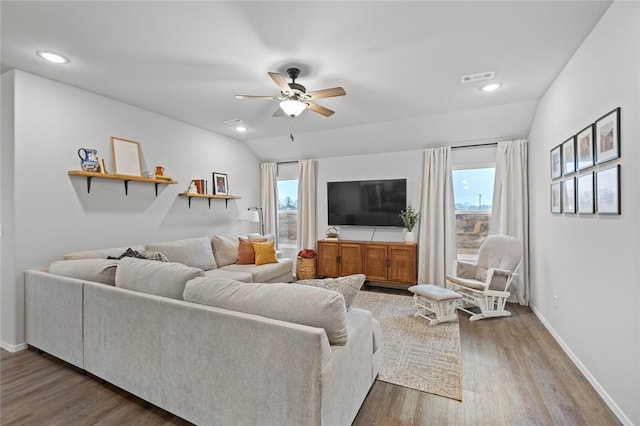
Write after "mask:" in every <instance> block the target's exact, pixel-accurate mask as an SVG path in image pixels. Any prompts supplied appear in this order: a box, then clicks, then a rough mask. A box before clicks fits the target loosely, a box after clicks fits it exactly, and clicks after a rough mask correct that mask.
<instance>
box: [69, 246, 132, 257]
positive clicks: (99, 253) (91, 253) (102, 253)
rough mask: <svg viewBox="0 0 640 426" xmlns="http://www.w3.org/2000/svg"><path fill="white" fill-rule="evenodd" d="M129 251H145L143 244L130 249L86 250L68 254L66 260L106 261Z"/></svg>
mask: <svg viewBox="0 0 640 426" xmlns="http://www.w3.org/2000/svg"><path fill="white" fill-rule="evenodd" d="M127 249H133V250H136V251H144V246H143V245H141V244H137V245H133V246H129V247H114V248H107V249H99V250H84V251H76V252H73V253H67V254H65V255H64V258H65V260H72V259H106V258H107V257H109V256H111V257H118V256H120V255H121V254H122V253H124V252H125V251H127Z"/></svg>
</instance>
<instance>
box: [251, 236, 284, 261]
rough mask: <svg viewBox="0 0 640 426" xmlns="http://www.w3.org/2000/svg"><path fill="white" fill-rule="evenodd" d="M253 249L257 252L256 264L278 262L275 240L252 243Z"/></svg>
mask: <svg viewBox="0 0 640 426" xmlns="http://www.w3.org/2000/svg"><path fill="white" fill-rule="evenodd" d="M252 244H253V250H254V251H255V252H256V266H257V265H264V264H266V263H278V259H276V249H275V246H274V244H275V243H274V242H273V241H270V242H267V243H252Z"/></svg>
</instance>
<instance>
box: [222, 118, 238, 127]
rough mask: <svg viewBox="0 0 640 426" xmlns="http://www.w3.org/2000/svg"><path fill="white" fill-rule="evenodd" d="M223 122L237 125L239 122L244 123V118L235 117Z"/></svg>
mask: <svg viewBox="0 0 640 426" xmlns="http://www.w3.org/2000/svg"><path fill="white" fill-rule="evenodd" d="M223 123H224V124H226V125H227V126H237V125H238V124H241V123H242V120H240V119H239V118H233V119H231V120H225V121H223Z"/></svg>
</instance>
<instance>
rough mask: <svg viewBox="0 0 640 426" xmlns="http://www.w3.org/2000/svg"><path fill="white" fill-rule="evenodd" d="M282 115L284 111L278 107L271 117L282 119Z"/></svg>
mask: <svg viewBox="0 0 640 426" xmlns="http://www.w3.org/2000/svg"><path fill="white" fill-rule="evenodd" d="M283 115H284V111H283V110H282V108H280V107H278V109H277V110H276V112H274V113H273V115H272V117H282V116H283Z"/></svg>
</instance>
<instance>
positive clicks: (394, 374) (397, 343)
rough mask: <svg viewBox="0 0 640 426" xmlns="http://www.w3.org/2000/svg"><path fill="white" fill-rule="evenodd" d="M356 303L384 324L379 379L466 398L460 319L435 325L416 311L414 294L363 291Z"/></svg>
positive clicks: (448, 395)
mask: <svg viewBox="0 0 640 426" xmlns="http://www.w3.org/2000/svg"><path fill="white" fill-rule="evenodd" d="M353 307H356V308H360V309H366V310H368V311H371V313H372V314H373V317H374V318H375V319H377V320H378V321H380V325H381V328H382V347H381V349H382V352H381V354H382V362H381V367H380V374H379V376H378V380H381V381H383V382H388V383H393V384H395V385H400V386H404V387H407V388H411V389H417V390H419V391H422V392H428V393H433V394H436V395H441V396H444V397H447V398H451V399H455V400H458V401H461V400H462V393H461V383H460V382H461V366H460V329H459V327H458V323H457V322H448V323H443V324H437V325H433V326H429V325H427V321H426V320H425V319H424V318H421V317H415V316H414V315H413V313H414V312H415V311H414V309H413V298H412V297H411V296H401V295H396V294H388V293H377V292H373V291H361V292H360V293H358V297H356V300H355V302H354V303H353Z"/></svg>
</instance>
